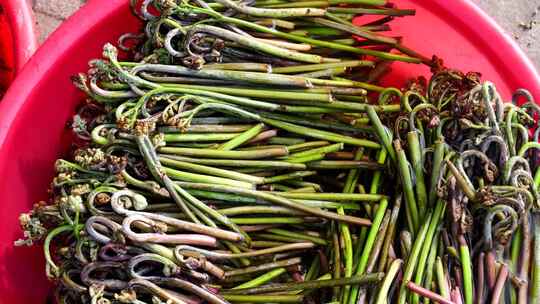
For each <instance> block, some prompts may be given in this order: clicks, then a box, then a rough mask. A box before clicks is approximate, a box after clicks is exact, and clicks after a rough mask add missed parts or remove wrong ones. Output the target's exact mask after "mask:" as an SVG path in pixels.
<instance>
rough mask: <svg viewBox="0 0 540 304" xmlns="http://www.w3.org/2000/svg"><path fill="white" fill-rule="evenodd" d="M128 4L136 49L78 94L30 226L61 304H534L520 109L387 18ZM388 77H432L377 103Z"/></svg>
mask: <svg viewBox="0 0 540 304" xmlns="http://www.w3.org/2000/svg"><path fill="white" fill-rule="evenodd" d="M132 6H133V11H134V13H135V14H136V15H137V16H139V17H140V18H141V19H142V20H143V21H144V30H143V33H142V34H126V35H124V36H122V37H121V38H120V40H119V43H118V48H119V49H120V50H121V54H120V55H119V51H118V49H117V48H116V47H114V46H113V45H111V44H107V45H105V47H104V51H103V59H100V60H94V61H92V62H91V63H90V65H91V69H90V70H89V72H88V73H87V74H80V75H78V76H77V77H74V79H73V80H74V83H75V85H76V86H77V87H79V88H80V89H81V90H82V91H84V92H85V93H86V94H87V96H88V100H87V102H86V103H84V104H83V105H81V106H80V108H79V109H78V110H77V113H76V115H75V116H74V118H73V121H72V128H73V132H74V134H75V135H76V141H75V145H76V146H77V149H75V150H74V151H73V153H72V155H71V157H68V158H66V159H60V160H58V161H57V162H56V171H57V175H56V177H55V178H54V180H53V183H52V186H51V191H50V193H51V197H50V200H49V201H48V202H42V203H39V204H37V205H36V206H35V208H34V209H33V210H32V211H31V212H30V213H28V214H23V215H21V218H20V219H21V224H22V227H23V229H24V231H25V239H23V240H20V241H18V242H17V244H18V245H32V244H34V243H43V248H44V255H45V259H46V272H47V275H48V277H49V278H50V279H51V280H53V281H54V282H55V283H56V284H55V285H56V301H57V302H58V303H136V304H142V303H182V304H183V303H188V304H198V303H213V304H218V303H219V304H224V303H304V302H305V303H310V304H311V303H346V304H356V303H376V304H383V303H419V302H420V301H422V302H424V303H429V302H430V301H433V302H436V303H456V304H457V303H466V304H470V303H487V302H490V303H499V302H503V301H504V302H505V303H538V301H540V293H539V290H540V286H539V284H540V268H538V267H539V266H540V248H539V244H540V241H539V240H538V237H540V235H539V233H540V231H537V230H538V229H540V228H539V227H540V225H539V224H540V223H538V221H540V215H538V208H539V207H540V203H539V200H538V187H539V184H540V170H538V153H536V152H538V151H537V150H536V149H539V148H540V145H539V144H538V137H539V134H540V128H539V127H538V124H537V123H536V122H535V119H536V118H537V116H538V115H539V114H540V109H539V108H538V106H536V105H535V103H534V101H533V100H532V97H531V96H530V94H528V93H527V92H526V91H519V92H518V93H516V96H515V102H514V103H509V104H505V105H503V103H502V100H501V98H500V97H499V95H498V94H497V91H496V89H495V88H494V86H493V85H491V84H489V83H485V84H482V83H481V82H480V80H479V77H478V75H476V74H474V73H470V74H467V75H464V74H462V73H459V72H456V71H450V70H447V69H441V68H440V67H438V65H437V64H435V63H436V62H435V60H434V61H433V62H432V61H431V60H428V59H426V58H424V57H422V56H420V55H419V54H416V53H415V52H414V51H412V50H409V49H408V48H407V47H405V46H403V45H402V43H401V39H399V38H392V37H391V34H390V35H388V34H386V35H382V34H381V32H383V31H388V30H389V25H388V22H389V21H391V20H392V19H393V18H395V17H401V16H406V15H413V14H414V11H412V10H408V9H399V8H396V7H395V6H393V5H391V4H389V3H386V1H384V0H350V1H331V0H330V1H283V0H264V1H242V2H238V1H231V0H216V1H213V2H209V1H202V0H195V1H180V0H178V1H173V0H144V1H132ZM356 15H375V16H378V17H376V18H379V19H376V18H375V19H374V20H375V21H372V22H370V23H368V24H365V25H362V26H358V25H354V24H353V23H352V19H353V18H354V16H356ZM356 23H357V22H355V24H356ZM392 61H405V62H411V63H424V64H428V65H433V67H434V71H436V74H435V75H434V76H433V78H432V79H431V80H430V82H429V83H428V84H425V83H424V82H422V81H418V82H411V84H410V85H408V87H407V88H404V89H402V90H399V89H396V88H385V87H382V86H379V85H378V84H377V81H378V80H379V79H380V78H381V77H382V76H383V75H384V74H385V73H386V72H387V71H388V68H389V65H390V64H391V62H392ZM524 98H525V99H527V102H526V103H525V104H524V105H522V106H519V105H518V103H519V102H518V101H520V100H521V99H524ZM529 130H533V131H532V133H530V131H529ZM479 227H480V228H479ZM534 248H536V250H535V249H534Z"/></svg>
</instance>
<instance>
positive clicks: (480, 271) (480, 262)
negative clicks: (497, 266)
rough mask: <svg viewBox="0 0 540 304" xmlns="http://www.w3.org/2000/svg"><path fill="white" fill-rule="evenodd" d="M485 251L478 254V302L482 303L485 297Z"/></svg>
mask: <svg viewBox="0 0 540 304" xmlns="http://www.w3.org/2000/svg"><path fill="white" fill-rule="evenodd" d="M484 256H485V253H484V252H480V254H479V255H478V272H477V277H476V279H477V284H478V285H477V287H476V301H475V302H476V303H482V301H483V298H484Z"/></svg>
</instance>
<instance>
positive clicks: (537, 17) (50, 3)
mask: <svg viewBox="0 0 540 304" xmlns="http://www.w3.org/2000/svg"><path fill="white" fill-rule="evenodd" d="M31 1H33V8H34V12H35V15H36V22H37V27H38V29H39V31H40V35H39V41H40V42H43V41H44V40H45V39H46V38H47V36H49V35H50V34H51V33H52V32H53V31H54V30H55V29H56V28H57V27H58V26H59V25H60V24H61V23H62V21H64V20H65V19H66V18H67V17H69V16H70V15H71V14H73V13H74V12H75V11H76V10H77V9H78V8H79V7H80V6H82V5H83V4H84V3H85V2H86V1H87V0H31ZM126 1H127V0H126ZM394 1H395V2H397V3H398V4H399V0H394ZM427 1H430V0H427ZM446 1H453V0H446ZM470 1H473V2H474V3H476V4H477V5H479V6H480V7H481V8H482V9H483V10H485V11H486V12H487V13H488V15H490V16H492V17H493V18H494V19H495V20H496V21H497V22H498V23H499V24H500V25H501V26H502V27H503V28H504V29H505V30H506V32H507V33H508V34H509V35H511V36H512V37H513V38H514V39H515V40H516V41H517V42H518V44H519V45H520V46H521V47H522V48H523V49H524V50H525V52H526V53H527V54H528V55H529V57H530V58H531V60H532V62H533V63H534V64H535V65H536V67H537V68H538V69H539V70H540V46H539V42H540V0H470ZM536 22H538V24H535V23H536Z"/></svg>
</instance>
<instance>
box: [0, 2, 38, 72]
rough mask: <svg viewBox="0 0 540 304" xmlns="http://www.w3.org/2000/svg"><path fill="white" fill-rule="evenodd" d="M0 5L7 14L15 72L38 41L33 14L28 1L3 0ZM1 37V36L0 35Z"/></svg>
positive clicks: (30, 54)
mask: <svg viewBox="0 0 540 304" xmlns="http://www.w3.org/2000/svg"><path fill="white" fill-rule="evenodd" d="M0 5H1V6H2V8H3V9H4V13H5V14H6V16H7V19H8V22H9V26H10V28H11V33H12V42H11V45H12V46H13V53H14V67H15V72H16V73H17V72H18V71H20V70H21V69H22V68H23V66H24V64H25V63H26V62H27V61H28V59H30V57H32V55H33V54H34V52H35V51H36V49H37V46H38V42H37V37H36V29H35V25H34V24H35V23H34V15H33V14H32V7H31V5H30V1H27V0H3V1H0ZM0 39H1V37H0Z"/></svg>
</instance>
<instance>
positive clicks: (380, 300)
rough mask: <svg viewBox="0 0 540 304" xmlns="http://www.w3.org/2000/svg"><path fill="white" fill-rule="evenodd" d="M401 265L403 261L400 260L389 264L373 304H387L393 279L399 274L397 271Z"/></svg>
mask: <svg viewBox="0 0 540 304" xmlns="http://www.w3.org/2000/svg"><path fill="white" fill-rule="evenodd" d="M401 265H403V260H400V259H395V260H394V261H393V262H392V263H391V264H390V268H389V269H388V272H387V273H386V276H385V277H384V280H383V282H382V284H381V287H380V288H379V291H378V293H377V298H376V300H375V304H386V303H388V296H389V292H390V287H391V286H392V284H393V283H394V279H395V277H396V275H397V273H398V272H399V270H400V269H401Z"/></svg>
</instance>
